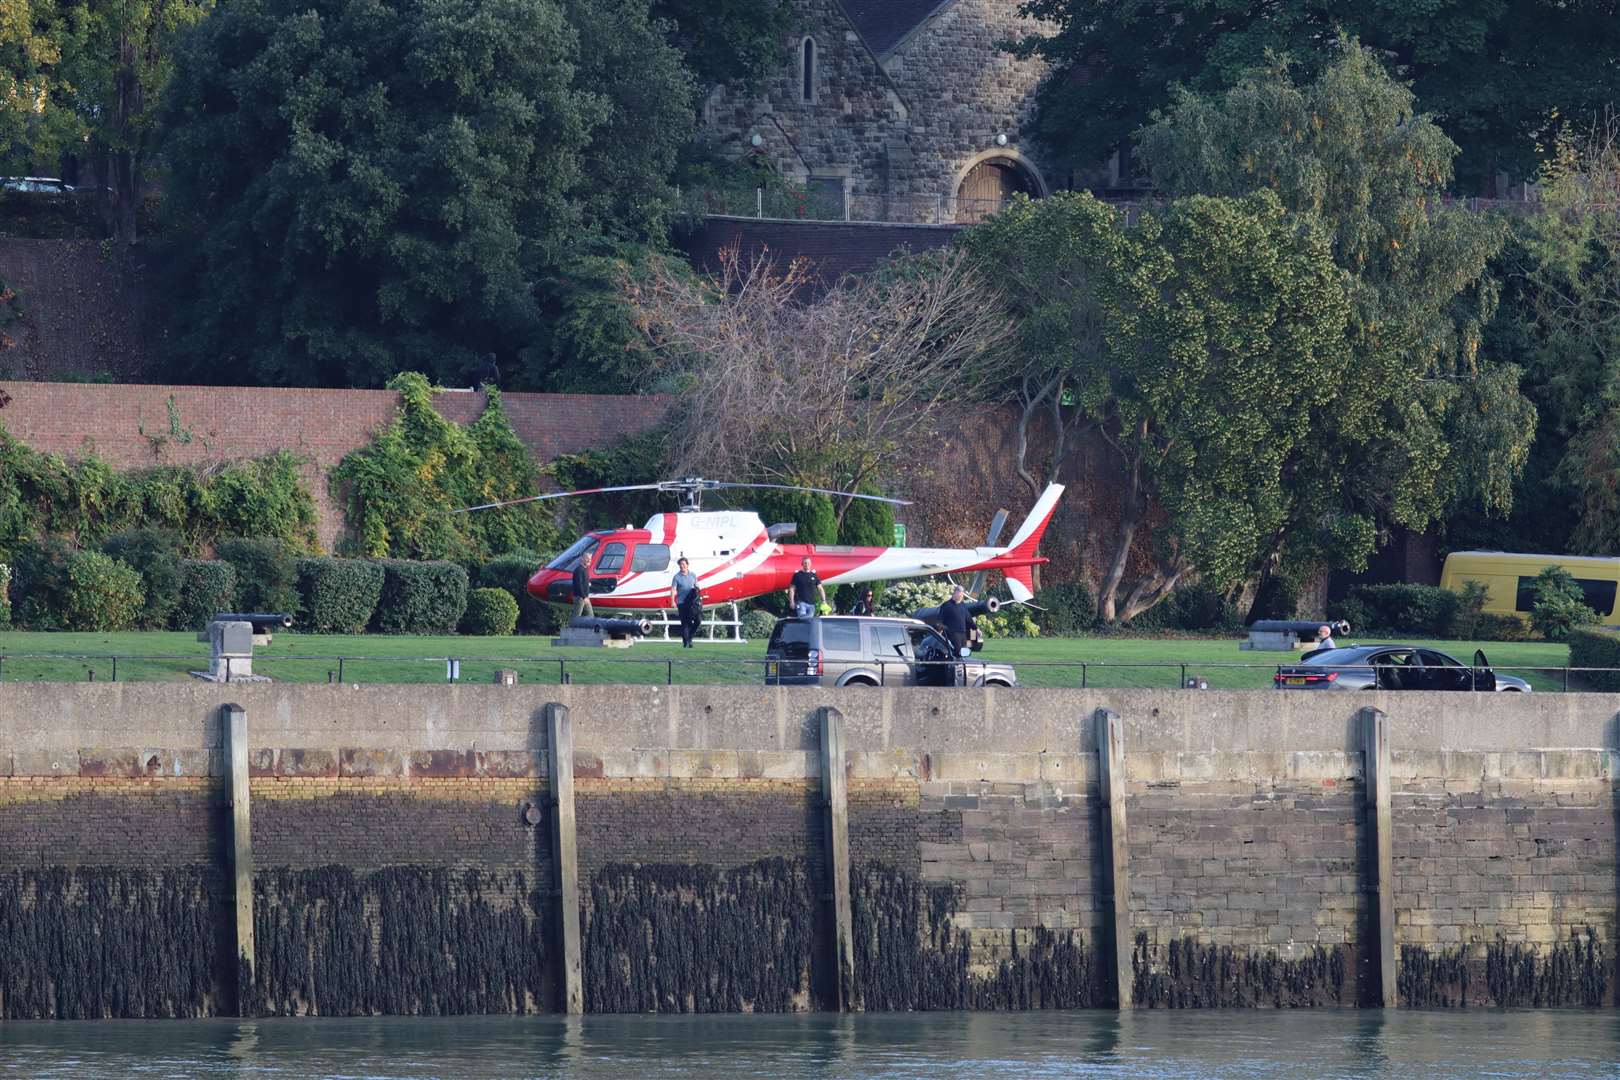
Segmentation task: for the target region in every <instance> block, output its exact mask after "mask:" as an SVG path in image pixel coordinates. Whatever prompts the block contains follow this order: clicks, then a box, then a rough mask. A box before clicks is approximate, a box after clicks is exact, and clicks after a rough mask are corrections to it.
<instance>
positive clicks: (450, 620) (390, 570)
mask: <svg viewBox="0 0 1620 1080" xmlns="http://www.w3.org/2000/svg"><path fill="white" fill-rule="evenodd" d="M378 565H380V566H381V567H382V569H383V586H382V595H381V596H380V597H379V599H378V601H377V615H376V618H375V619H374V620H373V626H374V628H375V629H377V630H380V631H382V632H383V633H385V634H453V633H455V632H456V624H457V623H459V622H460V621H461V615H462V613H463V612H464V611H466V610H467V571H466V570H464V569H463V568H462V567H461V566H460V565H459V564H457V563H453V562H438V561H434V562H411V561H410V560H407V559H385V560H383V561H382V562H381V563H379V564H378Z"/></svg>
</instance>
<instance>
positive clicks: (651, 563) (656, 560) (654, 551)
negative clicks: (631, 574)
mask: <svg viewBox="0 0 1620 1080" xmlns="http://www.w3.org/2000/svg"><path fill="white" fill-rule="evenodd" d="M630 569H632V570H634V571H635V572H636V573H638V574H645V573H656V572H657V571H659V570H668V569H669V545H668V544H637V545H636V553H635V554H634V555H632V556H630Z"/></svg>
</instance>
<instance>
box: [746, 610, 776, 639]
mask: <svg viewBox="0 0 1620 1080" xmlns="http://www.w3.org/2000/svg"><path fill="white" fill-rule="evenodd" d="M774 629H776V616H775V615H772V614H771V613H770V612H768V611H765V610H763V609H762V608H749V609H748V610H747V611H745V612H743V617H742V636H743V637H745V638H747V639H748V640H749V641H769V640H770V637H771V631H772V630H774Z"/></svg>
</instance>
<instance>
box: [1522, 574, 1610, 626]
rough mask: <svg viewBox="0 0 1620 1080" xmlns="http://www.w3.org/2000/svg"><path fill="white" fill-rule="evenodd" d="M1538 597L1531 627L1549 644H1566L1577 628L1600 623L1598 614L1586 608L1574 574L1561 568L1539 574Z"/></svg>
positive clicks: (1536, 588)
mask: <svg viewBox="0 0 1620 1080" xmlns="http://www.w3.org/2000/svg"><path fill="white" fill-rule="evenodd" d="M1535 595H1536V604H1535V607H1534V608H1532V609H1531V611H1530V625H1531V627H1532V628H1534V630H1535V631H1536V632H1537V633H1538V634H1540V635H1541V636H1542V637H1544V638H1546V639H1547V640H1548V641H1563V640H1564V639H1566V638H1568V637H1569V632H1570V631H1571V630H1573V629H1574V628H1575V627H1577V626H1593V625H1595V624H1596V623H1597V622H1598V613H1597V612H1595V611H1593V610H1592V609H1591V608H1589V607H1587V606H1586V599H1585V597H1584V596H1582V594H1581V587H1580V586H1579V585H1577V584H1575V575H1573V574H1571V573H1570V572H1569V571H1568V570H1565V569H1564V568H1563V567H1561V566H1549V567H1547V569H1545V570H1543V571H1542V572H1541V573H1539V574H1537V575H1536V584H1535Z"/></svg>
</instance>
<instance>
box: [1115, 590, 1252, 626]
mask: <svg viewBox="0 0 1620 1080" xmlns="http://www.w3.org/2000/svg"><path fill="white" fill-rule="evenodd" d="M1129 625H1130V628H1131V629H1132V630H1221V629H1236V628H1237V627H1239V626H1241V625H1242V620H1241V619H1240V618H1238V614H1237V609H1236V608H1234V607H1233V606H1232V604H1231V603H1230V602H1229V601H1228V600H1227V599H1226V597H1225V595H1224V594H1222V593H1221V592H1220V591H1218V590H1216V589H1214V588H1212V587H1211V586H1209V585H1207V584H1204V583H1203V582H1197V583H1194V584H1192V585H1184V586H1182V587H1181V588H1179V589H1177V590H1176V591H1175V592H1173V593H1171V594H1170V597H1169V599H1167V600H1164V601H1163V602H1161V603H1159V604H1156V605H1154V606H1153V607H1150V608H1148V609H1147V610H1146V611H1144V612H1142V614H1140V615H1138V616H1137V617H1136V618H1134V619H1132V620H1131V621H1130V624H1129Z"/></svg>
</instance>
